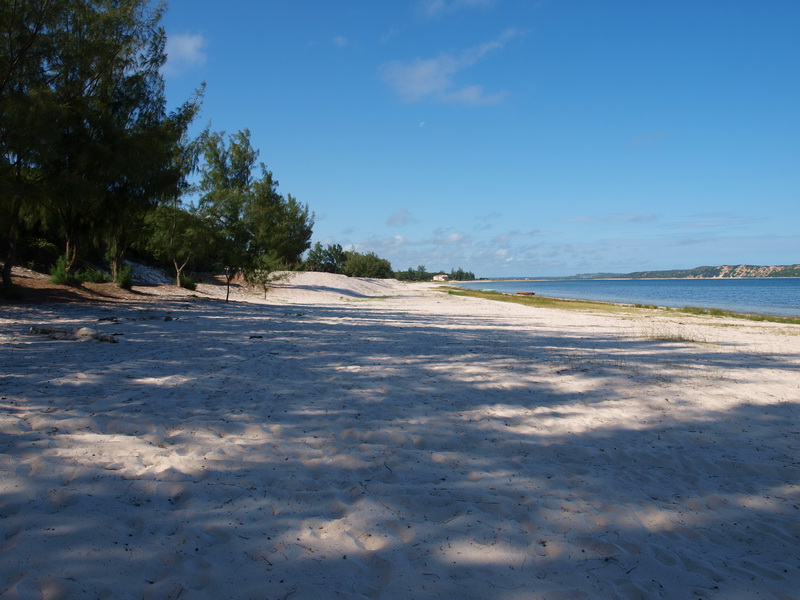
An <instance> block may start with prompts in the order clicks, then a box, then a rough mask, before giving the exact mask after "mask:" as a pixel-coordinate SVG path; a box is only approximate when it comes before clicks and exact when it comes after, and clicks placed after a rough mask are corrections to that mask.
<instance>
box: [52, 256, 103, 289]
mask: <svg viewBox="0 0 800 600" xmlns="http://www.w3.org/2000/svg"><path fill="white" fill-rule="evenodd" d="M50 281H51V282H53V283H59V284H61V285H77V284H80V283H83V282H84V281H88V282H89V283H108V281H110V280H109V278H108V275H106V274H105V273H103V272H102V271H99V270H97V269H93V268H91V267H87V268H85V269H79V270H77V271H75V272H74V273H67V259H66V258H65V257H63V256H59V257H58V260H56V264H55V265H53V268H51V269H50Z"/></svg>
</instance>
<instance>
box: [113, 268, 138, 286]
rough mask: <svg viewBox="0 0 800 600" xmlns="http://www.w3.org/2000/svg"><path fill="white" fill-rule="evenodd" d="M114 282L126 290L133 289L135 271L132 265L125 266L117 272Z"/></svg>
mask: <svg viewBox="0 0 800 600" xmlns="http://www.w3.org/2000/svg"><path fill="white" fill-rule="evenodd" d="M114 282H115V283H116V284H117V285H118V286H119V287H121V288H122V289H124V290H129V289H131V288H132V287H133V269H132V268H131V266H130V265H125V266H123V267H122V268H120V269H119V270H118V271H117V275H116V276H115V277H114Z"/></svg>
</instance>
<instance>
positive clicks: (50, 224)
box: [0, 0, 198, 277]
mask: <svg viewBox="0 0 800 600" xmlns="http://www.w3.org/2000/svg"><path fill="white" fill-rule="evenodd" d="M165 7H166V5H165V4H163V3H158V4H155V5H154V4H153V3H151V2H150V1H149V0H115V1H114V2H108V1H107V0H84V1H81V2H72V1H70V0H26V1H25V2H18V1H15V2H4V3H2V4H0V19H1V20H2V23H3V27H2V28H0V217H2V218H1V219H0V220H2V221H3V222H4V225H5V231H4V232H2V233H0V237H4V238H5V240H6V243H7V244H8V246H9V251H8V256H9V257H10V258H12V259H13V249H14V243H15V240H16V238H17V235H18V230H19V227H20V225H22V224H23V223H24V222H27V223H31V222H37V223H41V225H42V226H43V227H44V228H45V229H47V230H48V231H54V232H58V234H59V235H60V236H61V238H62V239H63V240H64V244H65V263H64V269H65V270H66V272H67V273H71V272H72V271H73V270H74V269H75V267H76V266H77V261H78V257H79V254H80V252H79V250H80V247H81V246H83V245H85V244H87V243H91V244H101V243H104V244H107V247H108V250H109V258H110V259H111V265H112V271H113V272H114V273H116V271H117V268H118V267H119V265H120V264H121V260H122V255H123V253H124V251H125V248H126V247H127V246H128V244H129V243H130V240H131V239H132V237H133V236H134V235H135V234H136V232H137V227H138V225H139V224H141V221H142V215H143V213H144V212H146V211H147V210H148V209H149V207H150V206H151V205H152V203H153V202H154V201H155V200H156V199H158V198H159V197H162V196H164V195H168V194H169V192H170V190H172V189H175V187H176V186H177V185H178V182H179V180H180V179H181V177H182V170H181V166H180V165H178V164H177V163H176V161H174V160H172V157H173V156H174V154H175V152H174V147H175V146H176V144H177V142H178V140H180V139H181V136H182V135H183V133H184V132H185V130H186V128H187V127H188V124H189V122H190V121H191V120H192V119H193V118H194V116H195V114H196V112H197V109H198V103H197V99H193V100H192V101H190V102H187V103H186V104H184V105H183V106H181V107H180V108H179V109H178V110H176V111H174V112H172V113H170V114H167V111H166V108H165V106H166V96H165V93H164V82H163V78H162V75H161V67H162V66H163V64H164V61H165V60H166V55H165V53H164V44H165V34H164V30H163V28H162V27H160V25H159V23H160V20H161V17H162V15H163V12H164V10H165ZM7 262H8V261H7ZM8 267H9V268H10V262H8ZM5 276H6V273H5V271H4V277H5Z"/></svg>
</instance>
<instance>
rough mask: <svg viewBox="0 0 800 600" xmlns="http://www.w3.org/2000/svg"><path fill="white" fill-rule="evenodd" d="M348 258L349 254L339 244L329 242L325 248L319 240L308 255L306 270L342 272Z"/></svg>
mask: <svg viewBox="0 0 800 600" xmlns="http://www.w3.org/2000/svg"><path fill="white" fill-rule="evenodd" d="M346 260H347V254H346V253H345V251H344V250H343V249H342V247H341V246H340V245H339V244H328V245H327V246H326V247H324V248H323V247H322V244H321V243H320V242H317V243H316V244H314V247H313V248H312V249H311V250H309V252H308V256H306V261H305V268H306V271H320V272H322V273H339V274H341V273H342V271H343V270H344V264H345V261H346Z"/></svg>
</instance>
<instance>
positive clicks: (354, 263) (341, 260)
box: [304, 242, 475, 281]
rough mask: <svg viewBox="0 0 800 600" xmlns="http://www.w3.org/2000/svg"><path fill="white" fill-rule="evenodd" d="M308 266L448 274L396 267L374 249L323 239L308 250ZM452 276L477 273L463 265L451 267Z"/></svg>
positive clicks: (383, 273)
mask: <svg viewBox="0 0 800 600" xmlns="http://www.w3.org/2000/svg"><path fill="white" fill-rule="evenodd" d="M304 268H305V269H306V270H307V271H320V272H323V273H339V274H341V275H348V276H350V277H373V278H388V277H394V278H396V279H399V280H400V281H433V277H434V275H438V274H444V273H443V272H442V271H435V272H433V273H429V272H428V271H427V270H426V269H425V267H424V266H419V267H417V268H416V269H412V268H409V269H408V270H406V271H392V265H391V263H390V262H389V261H388V260H386V259H385V258H380V257H378V256H377V255H376V254H375V253H374V252H369V253H367V254H362V253H360V252H356V251H354V250H344V249H343V248H342V247H341V246H340V245H339V244H328V245H327V246H323V245H322V244H321V243H320V242H317V243H316V244H314V247H313V248H312V249H311V250H309V251H308V256H307V257H306V260H305V264H304ZM449 277H450V279H455V280H458V281H471V280H473V279H475V275H474V274H473V273H471V272H469V271H464V270H463V269H461V268H460V267H459V268H458V269H453V270H452V271H450V274H449Z"/></svg>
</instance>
